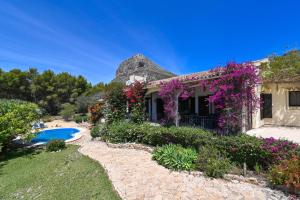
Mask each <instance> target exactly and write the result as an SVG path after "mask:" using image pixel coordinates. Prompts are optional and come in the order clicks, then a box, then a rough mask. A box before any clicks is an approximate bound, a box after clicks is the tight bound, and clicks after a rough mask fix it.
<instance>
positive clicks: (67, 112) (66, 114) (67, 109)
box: [59, 103, 76, 120]
mask: <svg viewBox="0 0 300 200" xmlns="http://www.w3.org/2000/svg"><path fill="white" fill-rule="evenodd" d="M75 112H76V106H75V105H72V104H70V103H65V104H63V105H62V110H61V111H60V112H59V115H61V116H62V117H63V118H64V120H70V118H71V117H73V115H75Z"/></svg>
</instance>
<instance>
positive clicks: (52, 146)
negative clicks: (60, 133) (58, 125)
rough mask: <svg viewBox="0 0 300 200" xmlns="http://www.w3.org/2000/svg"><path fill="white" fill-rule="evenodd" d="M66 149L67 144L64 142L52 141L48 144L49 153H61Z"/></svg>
mask: <svg viewBox="0 0 300 200" xmlns="http://www.w3.org/2000/svg"><path fill="white" fill-rule="evenodd" d="M64 148H66V143H65V141H64V140H51V141H49V142H48V143H47V145H46V149H47V151H59V150H62V149H64Z"/></svg>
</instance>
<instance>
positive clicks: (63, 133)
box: [31, 128, 79, 143]
mask: <svg viewBox="0 0 300 200" xmlns="http://www.w3.org/2000/svg"><path fill="white" fill-rule="evenodd" d="M78 132H79V130H78V129H76V128H56V129H49V130H44V131H41V132H39V133H37V135H36V137H35V138H33V139H32V140H31V142H33V143H40V142H42V143H47V142H49V141H50V140H68V139H71V138H73V137H74V134H75V133H78Z"/></svg>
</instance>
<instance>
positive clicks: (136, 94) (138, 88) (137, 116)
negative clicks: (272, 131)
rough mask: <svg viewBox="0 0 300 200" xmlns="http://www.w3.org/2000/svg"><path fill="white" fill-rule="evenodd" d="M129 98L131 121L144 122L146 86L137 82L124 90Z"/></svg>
mask: <svg viewBox="0 0 300 200" xmlns="http://www.w3.org/2000/svg"><path fill="white" fill-rule="evenodd" d="M124 95H125V96H126V98H127V102H128V104H127V105H128V108H129V111H130V113H131V120H132V121H133V122H135V123H142V122H143V121H144V104H145V99H144V97H145V89H144V84H143V83H141V82H139V81H135V82H134V83H132V84H131V85H129V86H127V87H126V88H125V89H124Z"/></svg>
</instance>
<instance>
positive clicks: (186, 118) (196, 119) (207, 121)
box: [180, 115, 217, 130]
mask: <svg viewBox="0 0 300 200" xmlns="http://www.w3.org/2000/svg"><path fill="white" fill-rule="evenodd" d="M180 126H192V127H199V128H203V129H208V130H215V129H216V128H217V119H216V117H215V116H199V115H181V119H180Z"/></svg>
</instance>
